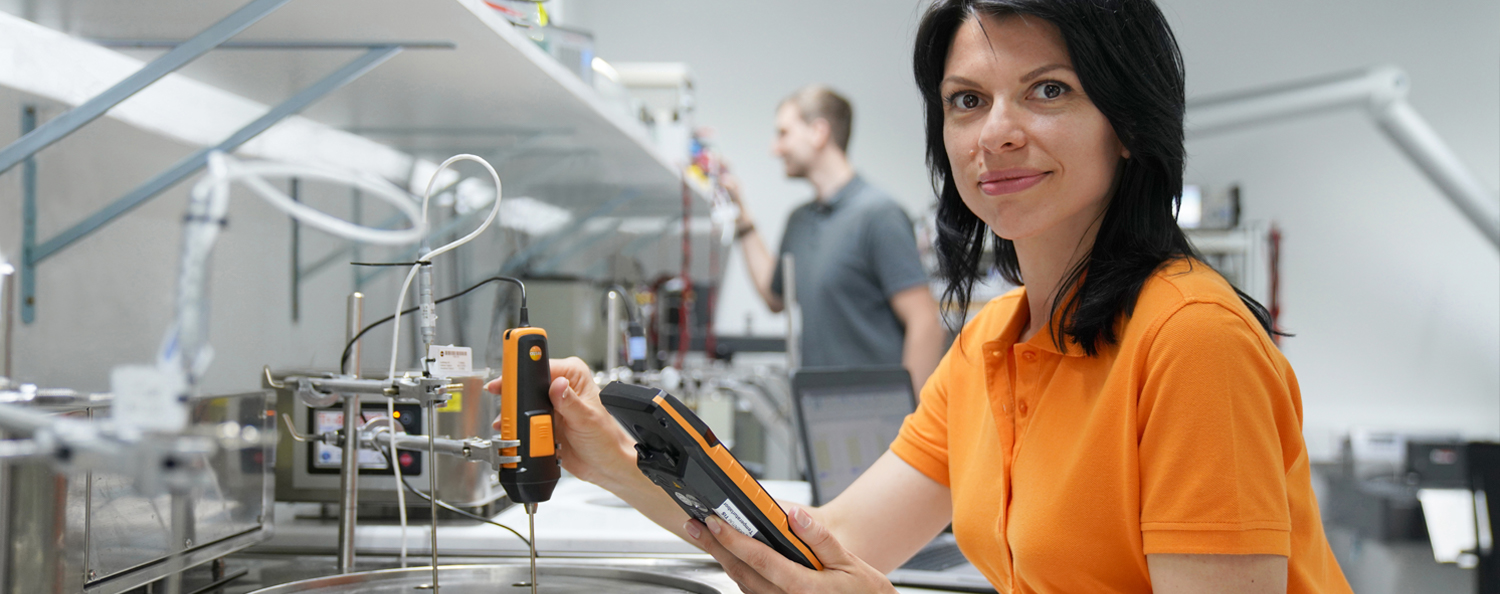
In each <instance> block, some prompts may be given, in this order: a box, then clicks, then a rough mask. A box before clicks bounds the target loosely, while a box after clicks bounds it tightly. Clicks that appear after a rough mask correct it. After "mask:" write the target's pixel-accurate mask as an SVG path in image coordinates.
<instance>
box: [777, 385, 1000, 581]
mask: <svg viewBox="0 0 1500 594" xmlns="http://www.w3.org/2000/svg"><path fill="white" fill-rule="evenodd" d="M792 400H793V402H794V403H795V407H794V408H795V409H796V413H797V419H798V425H799V429H800V437H801V440H802V444H801V445H802V448H801V449H802V451H803V457H804V461H805V463H806V465H807V481H808V483H809V484H810V485H811V486H812V504H813V505H823V504H824V503H827V502H829V501H832V500H833V498H834V497H837V496H838V494H839V493H841V492H843V490H844V489H845V488H847V487H848V486H849V485H850V484H852V483H853V482H854V479H856V478H859V475H860V474H862V473H864V471H865V470H866V469H867V468H869V467H870V465H871V464H874V463H875V460H876V459H877V458H879V457H880V456H881V455H882V454H884V453H885V452H886V450H888V449H890V445H891V442H893V441H895V440H896V434H897V433H899V432H900V431H901V423H902V422H904V421H905V419H906V417H907V415H910V414H911V413H912V412H913V411H915V410H916V409H917V398H916V395H915V394H913V393H912V388H911V375H910V374H908V373H907V372H906V369H904V368H902V367H841V368H812V369H799V370H797V371H796V372H795V373H793V374H792ZM887 577H889V578H890V579H891V582H892V583H895V584H897V585H903V586H918V587H929V588H940V589H945V590H957V591H964V592H994V591H995V589H994V587H992V586H991V585H990V583H989V581H988V580H986V579H985V578H984V576H983V575H982V574H980V573H979V570H978V569H975V568H974V566H973V565H972V564H970V563H969V562H968V560H967V559H965V558H964V556H963V553H961V552H960V551H959V550H958V545H957V544H956V543H955V542H954V540H953V535H952V534H951V533H948V532H944V533H943V534H940V535H938V537H937V538H936V539H934V540H933V541H932V542H931V543H928V544H927V546H925V547H923V548H922V550H921V551H919V552H917V554H916V555H915V556H913V557H912V558H911V560H909V561H907V562H906V564H905V565H902V566H901V567H900V568H898V569H896V570H895V571H892V572H891V573H890V574H889V575H888V576H887Z"/></svg>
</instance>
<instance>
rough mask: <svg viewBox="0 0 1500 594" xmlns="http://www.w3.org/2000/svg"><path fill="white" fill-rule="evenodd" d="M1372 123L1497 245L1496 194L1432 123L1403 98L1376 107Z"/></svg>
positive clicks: (1499, 245)
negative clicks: (1494, 210) (1450, 147)
mask: <svg viewBox="0 0 1500 594" xmlns="http://www.w3.org/2000/svg"><path fill="white" fill-rule="evenodd" d="M1374 111H1375V122H1376V123H1378V124H1380V129H1381V131H1383V132H1385V135H1386V137H1387V138H1390V139H1391V141H1392V142H1395V143H1396V146H1398V147H1400V148H1401V151H1402V152H1404V153H1406V156H1407V157H1408V158H1410V159H1411V160H1412V162H1414V163H1416V164H1417V167H1418V168H1419V169H1421V170H1422V173H1425V174H1427V178H1428V179H1430V180H1432V183H1434V184H1436V185H1437V187H1438V189H1440V190H1442V191H1443V195H1444V196H1446V197H1447V198H1448V201H1449V202H1452V203H1453V206H1455V207H1457V208H1458V211H1459V212H1460V213H1462V214H1463V215H1464V217H1465V218H1467V219H1468V220H1469V222H1470V223H1473V225H1474V226H1475V227H1478V228H1479V232H1480V233H1483V234H1484V236H1485V238H1486V239H1489V240H1490V244H1491V245H1492V246H1494V247H1495V248H1500V218H1497V215H1496V213H1495V212H1493V211H1492V210H1491V209H1492V206H1489V205H1493V204H1495V203H1496V199H1495V195H1494V194H1491V193H1490V191H1489V190H1487V189H1485V187H1484V184H1482V183H1480V182H1479V178H1478V177H1476V176H1475V175H1474V172H1473V171H1471V170H1469V168H1468V167H1465V166H1464V164H1463V161H1460V160H1458V155H1455V154H1453V151H1452V149H1449V148H1448V145H1447V144H1446V143H1444V142H1443V139H1442V138H1441V137H1439V136H1438V135H1437V132H1435V131H1434V130H1433V129H1432V126H1429V125H1427V120H1425V119H1423V118H1422V116H1421V115H1420V114H1418V113H1417V110H1415V109H1412V107H1411V105H1410V104H1408V103H1407V102H1406V101H1405V100H1397V101H1392V102H1391V103H1390V104H1388V105H1386V106H1385V107H1384V108H1383V109H1381V108H1376V109H1375V110H1374Z"/></svg>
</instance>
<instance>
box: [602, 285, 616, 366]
mask: <svg viewBox="0 0 1500 594" xmlns="http://www.w3.org/2000/svg"><path fill="white" fill-rule="evenodd" d="M604 314H605V315H604V318H605V322H604V372H605V373H610V372H612V371H614V369H615V368H616V367H619V366H620V294H619V293H618V292H616V291H615V290H614V289H610V290H609V301H608V302H607V303H606V304H605V310H604Z"/></svg>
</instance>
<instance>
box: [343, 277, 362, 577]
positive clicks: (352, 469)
mask: <svg viewBox="0 0 1500 594" xmlns="http://www.w3.org/2000/svg"><path fill="white" fill-rule="evenodd" d="M364 298H365V296H364V294H362V293H359V292H355V293H353V294H350V295H349V306H348V319H347V323H346V324H345V326H344V328H345V330H344V340H346V341H347V340H351V339H353V338H354V337H355V336H356V335H358V334H359V331H360V329H361V328H363V327H364ZM349 357H350V358H351V359H352V360H353V362H352V365H353V366H352V367H350V369H352V370H354V373H355V374H356V375H355V377H358V373H359V364H360V360H359V345H358V344H355V345H354V347H353V348H352V349H351V352H350V353H349ZM362 416H363V415H362V414H361V409H360V404H359V394H357V393H356V394H345V395H344V440H345V443H359V428H360V425H361V424H362V423H361V422H360V419H361V417H362ZM355 451H356V450H354V449H352V448H346V449H345V450H344V452H343V454H344V459H343V465H342V466H341V467H340V468H339V573H350V572H352V571H354V529H355V525H356V524H357V519H358V516H359V456H358V455H356V454H355V453H354V452H355Z"/></svg>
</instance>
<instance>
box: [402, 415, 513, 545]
mask: <svg viewBox="0 0 1500 594" xmlns="http://www.w3.org/2000/svg"><path fill="white" fill-rule="evenodd" d="M377 441H378V440H377ZM375 449H376V450H377V451H379V452H380V455H381V456H384V457H385V463H386V464H389V465H391V466H392V467H395V465H396V461H395V460H392V459H391V453H390V451H389V450H387V449H385V448H383V447H381V446H380V444H379V443H376V444H375ZM427 463H428V464H429V465H431V464H436V463H437V462H436V461H435V460H432V459H430V458H429V459H428V460H427ZM401 485H402V486H404V487H406V490H408V491H411V492H412V494H413V495H416V496H417V497H421V498H422V500H423V501H432V498H431V497H428V496H427V494H426V493H423V492H421V491H419V490H417V488H416V487H413V486H412V484H411V483H408V482H406V476H405V475H402V476H401ZM433 503H436V504H437V506H438V507H441V508H443V509H446V510H448V511H451V512H453V513H456V514H458V515H461V516H464V517H466V518H469V519H471V520H476V521H479V522H484V523H486V524H492V525H495V526H499V527H501V528H504V529H506V530H509V531H510V533H511V534H514V535H516V538H519V539H521V542H522V543H525V544H526V548H528V549H529V548H531V540H529V539H527V538H526V537H524V536H521V533H520V532H516V529H515V528H511V527H510V526H506V525H505V524H501V523H499V522H496V521H494V520H491V519H489V518H486V517H484V516H481V515H479V514H474V513H469V512H467V511H464V510H461V509H459V508H457V507H454V506H453V505H452V504H450V503H448V502H446V501H443V500H441V499H439V500H437V501H433Z"/></svg>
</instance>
